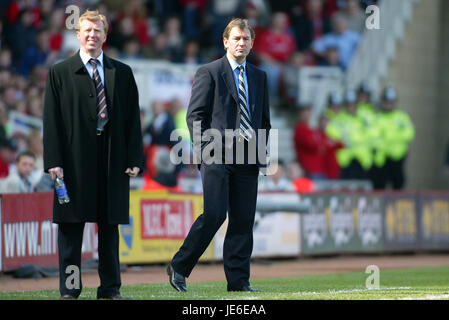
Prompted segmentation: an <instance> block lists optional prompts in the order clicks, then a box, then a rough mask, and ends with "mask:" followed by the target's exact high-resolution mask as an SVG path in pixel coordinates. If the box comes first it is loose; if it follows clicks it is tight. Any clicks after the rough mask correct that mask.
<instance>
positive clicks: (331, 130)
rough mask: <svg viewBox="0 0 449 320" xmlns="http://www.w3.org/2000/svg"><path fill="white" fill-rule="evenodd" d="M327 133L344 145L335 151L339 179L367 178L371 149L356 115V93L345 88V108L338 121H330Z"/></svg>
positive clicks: (371, 158)
mask: <svg viewBox="0 0 449 320" xmlns="http://www.w3.org/2000/svg"><path fill="white" fill-rule="evenodd" d="M326 133H327V135H328V136H329V137H330V138H332V139H334V140H340V141H342V142H343V144H344V145H345V147H344V148H342V149H340V150H338V151H337V160H338V164H339V165H340V167H341V179H350V180H360V179H367V178H368V172H369V170H370V168H371V166H372V160H373V157H372V151H371V149H370V144H369V141H367V139H368V138H369V135H367V134H366V130H365V129H364V126H363V121H362V120H361V118H360V117H359V116H358V115H357V93H356V91H355V90H352V89H350V90H347V91H346V93H345V110H342V111H341V112H340V113H339V120H338V121H331V122H330V123H329V124H328V126H327V128H326Z"/></svg>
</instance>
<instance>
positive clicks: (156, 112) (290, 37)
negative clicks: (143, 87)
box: [0, 0, 377, 192]
mask: <svg viewBox="0 0 449 320" xmlns="http://www.w3.org/2000/svg"><path fill="white" fill-rule="evenodd" d="M375 2H377V1H374V0H286V1H275V0H226V1H223V0H130V1H118V0H104V1H99V0H73V1H69V0H39V1H37V0H4V1H1V2H0V18H1V19H0V179H6V178H8V177H10V176H13V175H18V177H19V179H13V180H14V181H19V182H20V183H22V184H24V185H25V187H26V188H25V189H23V190H49V189H51V188H52V184H51V181H48V177H47V175H44V174H43V160H42V136H41V133H42V132H41V127H40V126H39V125H38V124H36V121H34V120H35V119H42V114H43V93H44V88H45V80H46V75H47V71H48V68H49V67H50V66H51V65H52V64H53V63H55V62H57V61H59V60H61V59H65V58H67V57H69V56H71V55H73V54H74V53H75V52H76V51H77V49H78V47H77V46H78V42H77V39H76V34H75V30H73V29H68V28H67V27H66V22H67V18H68V16H69V14H70V13H66V8H67V7H68V6H69V5H76V6H78V7H79V8H80V9H81V12H82V11H84V9H87V8H89V9H97V10H99V11H100V13H102V14H104V15H105V16H106V17H107V18H108V22H109V24H110V25H109V30H110V32H109V34H108V40H107V42H106V45H105V47H104V51H105V53H106V54H107V55H109V56H110V57H113V58H118V59H120V58H125V57H126V58H136V59H152V60H166V61H169V62H172V63H186V64H197V65H198V64H201V63H205V62H208V61H211V60H213V59H215V58H218V57H220V56H221V55H223V53H224V51H223V44H222V30H223V28H224V26H225V25H226V24H227V22H228V21H229V20H230V19H231V18H232V17H237V16H240V17H245V18H247V19H248V20H249V21H250V23H251V25H252V26H253V28H254V29H255V31H256V40H255V43H254V47H253V51H252V53H251V55H250V56H249V57H248V59H249V61H250V62H252V63H254V64H256V65H258V66H259V67H260V68H262V69H264V70H265V71H266V72H267V74H268V79H269V88H270V97H271V98H272V106H278V105H287V106H294V105H295V102H296V101H297V98H298V91H297V90H298V85H297V84H298V78H297V75H298V69H300V68H301V67H303V66H313V65H320V66H337V67H339V68H341V69H342V70H345V69H346V68H347V66H348V64H349V61H350V60H351V57H352V55H353V53H354V51H355V49H356V47H357V44H358V42H359V41H360V37H361V34H362V32H363V29H364V21H365V17H366V16H365V12H364V9H365V8H366V7H367V6H368V5H370V4H373V3H375ZM185 107H186V106H183V105H182V104H180V102H179V101H176V100H174V101H171V102H170V103H161V102H157V101H156V102H154V103H153V105H152V111H153V112H152V114H151V115H145V114H144V113H142V123H143V124H144V125H143V130H144V142H145V146H146V155H147V170H146V172H145V175H144V177H145V182H144V185H143V188H146V189H154V188H166V187H169V188H175V189H176V188H178V189H177V190H179V188H181V187H182V186H181V187H180V186H179V185H178V183H177V181H179V178H180V177H187V178H198V171H197V170H196V168H195V167H194V166H188V165H187V166H184V167H182V168H181V167H179V166H172V165H170V162H169V161H167V153H165V152H164V151H160V150H163V149H166V148H167V147H168V148H169V147H170V146H171V145H170V141H169V139H168V140H167V136H166V134H167V132H171V130H172V129H173V128H185V121H184V119H185ZM342 114H343V113H342ZM341 117H342V118H343V116H341ZM337 118H340V116H339V117H337ZM11 119H14V120H15V121H12V120H11ZM328 119H329V120H330V123H329V127H332V126H331V123H332V122H333V120H334V119H331V117H329V118H328ZM17 123H21V124H23V123H25V124H26V125H24V126H22V127H20V128H18V126H17ZM19 129H20V130H19ZM330 131H332V130H330V129H329V132H328V130H327V129H326V134H327V136H328V137H331V138H335V140H336V141H342V142H341V145H339V144H338V143H340V142H338V143H335V146H334V148H335V149H338V147H339V146H340V147H342V149H340V150H339V152H340V151H342V150H345V149H347V148H348V142H347V141H345V140H344V139H343V138H339V137H338V134H337V133H334V135H335V137H332V134H331V133H330ZM337 131H338V130H336V132H337ZM343 146H344V147H343ZM159 151H160V152H159ZM19 155H20V156H19ZM339 158H340V157H339V156H338V160H339V162H340V159H339ZM24 159H25V160H27V161H26V162H27V166H25V167H27V169H26V170H20V168H21V167H22V165H19V163H20V162H21V161H22V162H23V161H24ZM298 160H299V159H298ZM30 162H31V164H30ZM300 162H301V161H300ZM30 165H31V166H32V167H34V170H31V172H29V171H30V170H29V166H30ZM301 165H302V166H303V167H304V171H305V174H306V176H308V177H310V172H309V171H308V169H307V166H306V165H304V164H303V163H302V164H301ZM338 165H341V163H339V164H338ZM291 167H292V169H291V170H290V169H289V170H287V171H288V172H290V171H291V172H296V173H295V174H293V173H292V175H293V176H301V174H300V173H298V172H300V171H301V170H300V169H299V170H298V168H297V166H296V165H292V166H291ZM293 167H295V168H296V169H295V168H293ZM337 169H338V168H336V169H335V170H337ZM312 173H313V174H314V173H315V172H312ZM323 177H327V176H326V175H323ZM311 178H317V176H312V177H311ZM318 178H319V177H318ZM1 184H3V187H2V189H1V190H2V192H11V190H12V189H11V188H12V187H8V188H5V187H4V183H3V182H2V183H1ZM9 185H10V184H9ZM29 185H31V187H30V186H29ZM262 185H263V183H262ZM36 188H37V189H36ZM181 189H182V188H181ZM14 190H16V189H14ZM20 190H22V189H20Z"/></svg>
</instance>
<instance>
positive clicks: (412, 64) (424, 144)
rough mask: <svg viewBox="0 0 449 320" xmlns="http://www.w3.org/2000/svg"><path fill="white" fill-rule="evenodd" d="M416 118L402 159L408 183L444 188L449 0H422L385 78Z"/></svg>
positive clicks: (448, 179)
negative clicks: (411, 141)
mask: <svg viewBox="0 0 449 320" xmlns="http://www.w3.org/2000/svg"><path fill="white" fill-rule="evenodd" d="M387 83H390V84H393V85H395V86H396V88H397V90H398V95H399V105H398V107H399V108H401V109H403V110H405V111H407V112H408V113H409V114H410V116H411V118H412V121H413V123H414V124H415V129H416V137H415V139H414V141H413V143H412V145H411V149H410V153H409V156H408V158H407V162H406V174H407V184H406V188H407V189H448V188H449V175H447V174H445V173H443V167H442V163H443V157H444V152H445V149H446V144H447V142H448V141H449V1H445V0H426V1H423V0H421V1H420V2H418V3H417V4H416V5H415V7H414V11H413V19H412V21H411V22H409V23H408V24H407V25H406V29H405V34H404V38H403V41H402V42H400V43H399V44H398V47H397V56H396V59H394V60H393V61H392V62H391V63H390V66H389V71H388V77H387V79H386V80H385V81H384V84H387Z"/></svg>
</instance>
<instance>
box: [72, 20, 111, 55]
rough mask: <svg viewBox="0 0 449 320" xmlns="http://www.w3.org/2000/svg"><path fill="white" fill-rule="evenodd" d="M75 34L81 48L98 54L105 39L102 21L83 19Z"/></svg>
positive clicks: (92, 53)
mask: <svg viewBox="0 0 449 320" xmlns="http://www.w3.org/2000/svg"><path fill="white" fill-rule="evenodd" d="M76 36H77V37H78V40H79V42H80V45H81V50H83V51H84V52H86V53H89V54H91V55H97V54H100V52H101V48H102V47H103V43H104V42H105V41H106V33H105V32H104V26H103V22H102V21H101V20H98V21H96V22H94V21H89V20H87V19H86V20H83V21H82V22H81V24H80V29H79V31H77V32H76Z"/></svg>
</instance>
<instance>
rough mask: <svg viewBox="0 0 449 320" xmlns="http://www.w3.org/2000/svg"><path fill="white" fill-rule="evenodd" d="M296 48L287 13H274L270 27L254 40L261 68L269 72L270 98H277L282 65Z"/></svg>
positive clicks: (255, 51)
mask: <svg viewBox="0 0 449 320" xmlns="http://www.w3.org/2000/svg"><path fill="white" fill-rule="evenodd" d="M295 50H296V44H295V39H294V37H293V36H292V34H291V33H290V32H289V21H288V16H287V14H285V13H284V12H276V13H274V14H273V16H272V19H271V26H270V28H269V29H267V30H264V31H262V32H261V33H260V35H258V36H257V37H256V39H255V41H254V53H255V55H256V57H257V59H258V60H259V61H260V68H261V69H262V70H264V71H265V72H266V73H267V80H268V88H269V90H270V98H273V99H275V100H276V99H277V97H278V86H279V79H280V74H281V72H282V65H283V64H284V63H286V62H287V61H288V59H289V58H290V55H291V54H292V53H293V52H295Z"/></svg>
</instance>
